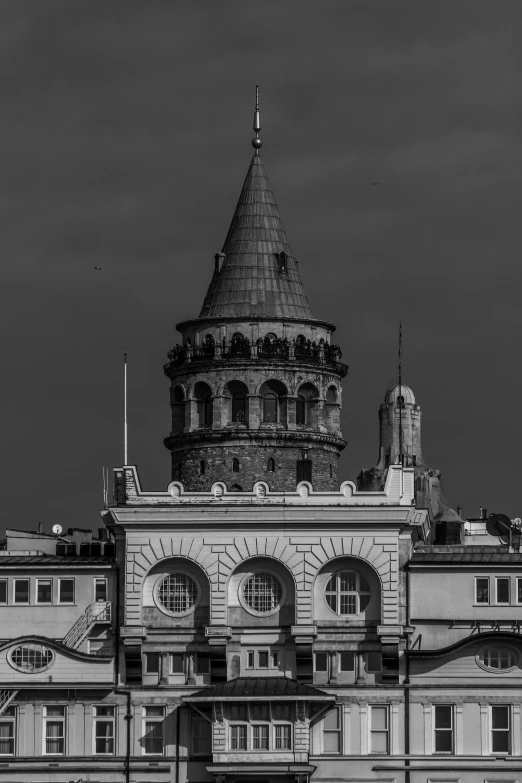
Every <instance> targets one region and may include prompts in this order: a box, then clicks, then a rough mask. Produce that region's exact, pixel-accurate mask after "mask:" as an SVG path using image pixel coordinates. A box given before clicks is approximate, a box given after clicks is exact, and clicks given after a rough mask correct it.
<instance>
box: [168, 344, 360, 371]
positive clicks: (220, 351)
mask: <svg viewBox="0 0 522 783" xmlns="http://www.w3.org/2000/svg"><path fill="white" fill-rule="evenodd" d="M341 356H342V353H341V349H340V348H339V346H338V345H331V344H330V343H326V342H324V340H320V341H319V343H316V342H313V341H311V340H287V339H286V338H274V339H266V338H265V339H264V340H263V339H261V338H259V340H256V341H255V342H252V343H251V342H250V340H249V339H248V337H233V338H232V340H230V341H228V342H227V341H226V340H225V339H223V341H222V342H214V340H211V339H208V338H207V339H206V340H205V341H204V342H203V343H202V345H195V346H193V345H192V343H191V341H190V339H189V340H187V341H186V343H185V344H184V345H183V346H181V345H175V346H174V348H173V349H172V350H171V351H169V353H168V357H169V359H170V363H169V364H167V365H166V369H167V368H169V367H176V366H178V365H182V364H186V363H188V362H208V361H214V360H218V361H219V360H222V359H227V360H228V359H240V360H253V361H255V360H256V359H265V360H266V359H268V360H270V361H282V362H306V363H313V364H326V365H329V366H333V367H335V368H336V369H337V370H338V371H339V372H341V373H342V374H344V375H345V374H346V372H347V371H348V367H347V366H346V365H345V364H342V363H341V361H340V359H341Z"/></svg>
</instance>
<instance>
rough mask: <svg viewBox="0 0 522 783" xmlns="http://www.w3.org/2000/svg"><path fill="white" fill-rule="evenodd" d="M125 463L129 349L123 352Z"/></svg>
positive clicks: (124, 453) (125, 457)
mask: <svg viewBox="0 0 522 783" xmlns="http://www.w3.org/2000/svg"><path fill="white" fill-rule="evenodd" d="M123 464H124V465H126V464H127V351H125V353H124V354H123Z"/></svg>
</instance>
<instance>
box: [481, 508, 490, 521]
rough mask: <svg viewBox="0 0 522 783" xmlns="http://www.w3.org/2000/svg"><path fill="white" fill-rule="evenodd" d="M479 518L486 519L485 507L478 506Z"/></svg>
mask: <svg viewBox="0 0 522 783" xmlns="http://www.w3.org/2000/svg"><path fill="white" fill-rule="evenodd" d="M480 518H481V519H484V520H486V519H487V518H488V510H487V508H483V507H482V506H481V507H480Z"/></svg>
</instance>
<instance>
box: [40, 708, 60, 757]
mask: <svg viewBox="0 0 522 783" xmlns="http://www.w3.org/2000/svg"><path fill="white" fill-rule="evenodd" d="M43 714H44V743H43V752H44V755H46V756H63V755H64V753H65V707H60V706H57V705H52V706H49V707H44V708H43Z"/></svg>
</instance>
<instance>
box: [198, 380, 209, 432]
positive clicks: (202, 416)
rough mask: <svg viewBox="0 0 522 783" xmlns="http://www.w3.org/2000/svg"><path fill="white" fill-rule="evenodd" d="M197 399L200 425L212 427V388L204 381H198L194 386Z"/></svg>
mask: <svg viewBox="0 0 522 783" xmlns="http://www.w3.org/2000/svg"><path fill="white" fill-rule="evenodd" d="M194 395H195V397H196V401H197V410H198V426H199V427H210V426H211V425H212V419H213V403H212V389H211V388H210V386H209V385H208V384H207V383H205V382H204V381H198V383H196V385H195V387H194Z"/></svg>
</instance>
